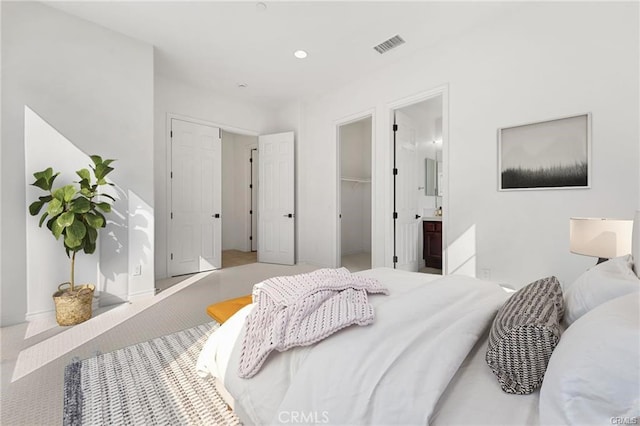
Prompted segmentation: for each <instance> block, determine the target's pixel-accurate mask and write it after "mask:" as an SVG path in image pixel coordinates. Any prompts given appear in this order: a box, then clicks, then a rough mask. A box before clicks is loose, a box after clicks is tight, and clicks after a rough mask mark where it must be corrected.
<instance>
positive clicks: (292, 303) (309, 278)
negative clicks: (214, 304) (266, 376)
mask: <svg viewBox="0 0 640 426" xmlns="http://www.w3.org/2000/svg"><path fill="white" fill-rule="evenodd" d="M367 293H378V294H388V293H389V292H388V290H387V289H386V288H384V287H382V286H381V285H380V283H379V282H378V280H376V279H373V278H366V277H363V276H360V275H355V274H352V273H350V272H349V271H348V270H347V269H346V268H340V269H319V270H317V271H313V272H310V273H307V274H299V275H293V276H284V277H275V278H270V279H268V280H266V281H263V282H261V283H259V284H256V285H255V286H254V290H253V300H254V303H255V308H254V309H253V311H252V312H251V314H249V316H248V317H247V320H246V322H245V328H246V330H245V335H244V339H243V343H242V352H241V353H240V366H239V371H238V374H239V375H240V377H242V378H250V377H253V376H254V375H255V374H256V373H257V372H258V371H259V369H260V367H261V366H262V364H263V363H264V361H265V359H266V358H267V356H268V355H269V354H270V353H271V351H273V350H274V349H275V350H277V351H280V352H282V351H285V350H287V349H290V348H292V347H295V346H307V345H311V344H313V343H316V342H318V341H320V340H322V339H324V338H326V337H328V336H329V335H331V334H333V333H335V332H336V331H338V330H341V329H343V328H345V327H348V326H350V325H354V324H357V325H368V324H371V323H372V322H373V319H374V312H373V306H372V305H371V304H370V303H369V302H368V297H367Z"/></svg>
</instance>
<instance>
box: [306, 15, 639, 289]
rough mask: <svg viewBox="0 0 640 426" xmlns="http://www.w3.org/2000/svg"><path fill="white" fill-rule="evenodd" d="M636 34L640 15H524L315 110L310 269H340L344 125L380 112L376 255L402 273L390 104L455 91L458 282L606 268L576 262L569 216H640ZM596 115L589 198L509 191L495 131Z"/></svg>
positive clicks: (310, 122) (332, 96)
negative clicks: (339, 150)
mask: <svg viewBox="0 0 640 426" xmlns="http://www.w3.org/2000/svg"><path fill="white" fill-rule="evenodd" d="M638 27H639V22H638V4H637V3H604V2H600V3H590V2H589V3H576V2H571V3H526V4H521V6H520V7H519V9H518V13H517V14H514V15H512V16H509V17H501V18H500V19H499V20H496V21H495V22H490V23H488V24H487V26H484V27H481V28H475V29H473V30H472V31H471V32H469V33H467V34H465V35H462V36H459V37H458V38H456V39H450V40H447V41H445V42H443V43H442V44H439V45H437V46H435V47H433V48H430V49H428V50H424V51H421V52H419V53H417V54H415V55H413V56H411V57H408V58H406V59H403V60H401V61H400V62H398V63H396V64H395V65H394V66H391V67H389V68H386V69H384V70H382V71H380V72H377V73H373V74H371V75H370V76H367V77H363V78H362V79H360V80H358V81H357V82H355V83H353V84H351V85H349V86H346V87H342V88H340V89H339V90H337V91H335V92H332V93H329V94H327V95H326V96H324V97H323V98H319V99H315V100H310V101H307V102H305V104H304V105H303V107H302V117H303V118H302V124H301V132H302V133H301V135H300V143H299V151H300V163H299V169H300V170H304V173H302V172H300V173H298V180H299V185H300V187H301V188H304V190H303V191H301V192H302V193H303V194H304V193H310V194H313V197H314V200H313V202H312V203H301V204H300V210H301V211H300V220H299V226H300V246H299V254H300V256H299V257H300V260H302V261H309V262H312V263H316V264H320V265H327V266H329V265H333V264H334V262H335V261H334V259H335V249H334V247H335V237H334V235H336V234H335V232H330V230H331V229H336V226H337V223H336V219H334V218H335V211H336V201H335V200H336V197H335V189H334V188H336V185H335V184H333V183H335V179H336V177H335V176H336V171H335V167H336V166H335V164H336V148H335V146H336V145H335V142H334V141H335V130H334V129H333V123H334V122H335V120H337V119H339V118H340V117H345V116H349V115H350V114H355V113H357V112H360V111H363V110H367V109H370V108H375V110H376V134H375V135H376V138H375V139H376V146H375V147H374V162H375V167H374V171H373V173H374V182H373V185H374V206H375V215H374V232H376V233H375V234H374V236H373V238H374V252H373V254H372V257H373V265H374V266H382V265H390V264H391V247H392V242H391V232H390V229H391V220H390V217H391V211H392V209H391V204H390V202H391V199H390V185H391V173H390V170H391V167H390V158H391V152H390V135H391V132H390V127H389V121H388V119H387V118H388V117H390V108H389V104H391V103H394V102H396V101H398V100H400V99H403V98H405V97H409V96H412V95H414V94H417V93H419V92H423V91H427V90H431V89H433V88H436V87H438V86H440V85H442V84H448V87H449V98H448V106H449V109H448V111H449V128H448V132H449V133H448V134H449V144H450V145H449V152H448V157H445V162H448V167H449V176H448V180H449V182H448V184H449V193H448V194H447V197H448V198H447V204H448V205H445V207H448V212H446V214H448V219H449V221H448V224H447V225H446V226H447V229H446V230H445V231H446V244H447V246H448V247H449V248H450V250H449V251H450V253H449V255H450V256H449V265H448V267H449V272H455V271H458V272H460V271H465V270H466V271H467V273H471V274H473V273H475V272H476V271H481V270H485V269H489V270H490V274H491V278H492V279H495V280H499V281H504V282H510V283H512V284H514V285H516V286H521V285H524V284H526V283H527V282H529V281H532V280H534V279H537V278H540V277H542V276H546V275H550V274H555V275H557V276H558V277H559V278H560V279H561V280H573V279H574V278H575V277H576V276H577V275H578V274H579V273H581V272H582V271H583V270H584V269H585V268H586V267H588V266H589V265H591V264H592V263H593V261H594V259H591V258H586V257H581V256H577V255H573V254H571V253H569V251H568V237H569V235H568V222H569V218H570V217H571V216H603V217H623V218H631V217H632V214H633V210H634V209H635V207H636V206H637V205H638V186H639V182H638V172H637V170H638V166H639V164H638V149H639V148H638V140H639V134H638V127H639V126H638V124H639V118H638V117H639V115H640V111H639V110H638V91H639V83H638V75H639V66H638V64H639V60H638V59H639V52H640V48H639V47H640V46H639V39H640V37H638ZM586 111H590V112H591V113H592V114H593V163H592V168H593V175H592V176H593V182H592V187H591V189H588V190H547V191H520V192H498V191H497V189H496V186H497V184H496V182H497V142H496V129H497V128H499V127H503V126H509V125H514V124H519V123H523V122H532V121H538V120H546V119H551V118H555V117H560V116H566V115H569V114H574V113H581V112H586ZM445 133H446V132H445ZM332 182H333V183H332ZM376 188H377V189H376ZM378 239H379V240H380V241H381V242H382V243H381V244H380V245H379V246H376V243H375V242H376V240H378ZM463 241H464V242H465V243H462V242H463ZM466 242H468V243H466ZM452 247H454V248H456V250H457V252H456V253H452V251H453V249H452ZM457 247H460V249H459V250H458V249H457Z"/></svg>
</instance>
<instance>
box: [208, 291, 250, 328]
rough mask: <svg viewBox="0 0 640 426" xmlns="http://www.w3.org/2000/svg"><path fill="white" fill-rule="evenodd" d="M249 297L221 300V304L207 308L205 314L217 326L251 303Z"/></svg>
mask: <svg viewBox="0 0 640 426" xmlns="http://www.w3.org/2000/svg"><path fill="white" fill-rule="evenodd" d="M252 302H253V300H252V298H251V295H248V296H242V297H236V298H235V299H229V300H223V301H222V302H218V303H214V304H213V305H209V306H208V307H207V314H209V316H210V317H211V318H213V319H214V320H216V321H217V322H218V324H222V323H223V322H225V321H226V320H228V319H229V318H230V317H231V315H233V314H235V313H236V312H238V311H239V310H240V309H242V308H244V307H245V306H247V305H248V304H250V303H252Z"/></svg>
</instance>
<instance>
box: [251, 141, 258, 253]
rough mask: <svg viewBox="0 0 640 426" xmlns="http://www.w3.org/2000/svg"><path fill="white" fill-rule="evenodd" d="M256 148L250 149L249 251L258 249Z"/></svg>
mask: <svg viewBox="0 0 640 426" xmlns="http://www.w3.org/2000/svg"><path fill="white" fill-rule="evenodd" d="M259 158H260V157H259V156H258V148H252V149H251V176H250V177H251V187H250V189H251V209H250V216H251V225H250V226H251V232H250V235H251V241H250V245H251V251H258V188H259V187H260V185H258V170H259V164H260V163H259Z"/></svg>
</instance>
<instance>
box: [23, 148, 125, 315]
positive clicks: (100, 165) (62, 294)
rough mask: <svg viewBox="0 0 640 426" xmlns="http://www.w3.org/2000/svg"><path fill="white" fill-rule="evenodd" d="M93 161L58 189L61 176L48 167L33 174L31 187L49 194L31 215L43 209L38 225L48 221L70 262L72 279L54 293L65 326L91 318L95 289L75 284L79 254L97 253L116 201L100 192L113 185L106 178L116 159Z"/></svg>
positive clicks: (40, 199) (31, 209) (34, 206)
mask: <svg viewBox="0 0 640 426" xmlns="http://www.w3.org/2000/svg"><path fill="white" fill-rule="evenodd" d="M91 160H92V161H93V166H90V169H91V171H89V169H86V168H85V169H80V170H78V171H77V172H76V174H77V175H78V176H79V177H80V180H79V181H77V182H74V183H73V184H69V185H64V186H60V187H57V188H55V189H54V188H53V182H54V181H55V179H56V177H58V175H59V174H60V173H55V172H54V171H53V169H52V168H51V167H49V168H48V169H46V170H43V171H41V172H36V173H34V174H33V176H34V177H35V179H36V180H35V182H34V183H33V184H32V185H33V186H37V187H38V188H40V189H42V190H43V191H45V192H46V193H47V194H46V195H43V196H40V197H38V201H35V202H33V203H31V205H30V206H29V213H30V214H31V215H32V216H37V215H38V214H40V212H41V211H42V209H43V208H44V213H42V216H41V217H40V223H39V224H38V226H40V227H42V225H43V224H44V223H45V221H46V226H47V228H48V229H49V231H51V233H52V234H53V236H54V237H55V238H56V240H59V241H60V240H61V241H62V244H63V245H64V250H65V252H66V254H67V257H69V258H70V259H71V280H70V281H69V282H65V283H62V284H60V285H59V286H58V290H57V291H56V292H55V293H54V294H53V300H54V302H55V306H56V320H57V321H58V324H60V325H63V326H64V325H75V324H79V323H81V322H84V321H86V320H88V319H89V318H91V315H92V312H91V302H92V300H93V292H94V290H95V286H94V285H93V284H86V285H76V283H75V276H74V274H75V261H76V253H78V252H79V251H84V252H85V253H86V254H91V253H93V252H95V250H96V242H97V240H98V230H99V229H100V228H104V227H105V226H106V224H107V220H106V218H105V216H104V214H105V213H109V212H110V211H111V201H115V199H114V198H113V197H112V196H110V195H109V194H105V193H102V192H100V189H101V188H100V187H101V186H103V185H113V184H112V183H109V182H107V181H106V179H105V178H106V176H107V175H108V174H109V173H111V172H112V171H113V168H112V167H111V166H110V164H111V163H112V162H113V161H114V160H103V159H102V158H101V157H100V156H98V155H92V156H91Z"/></svg>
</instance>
